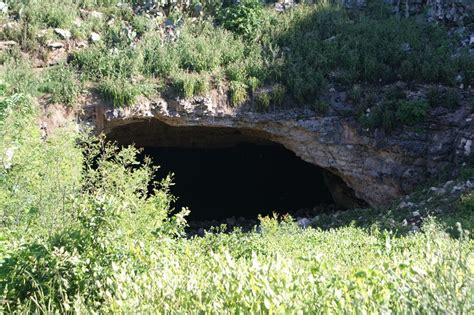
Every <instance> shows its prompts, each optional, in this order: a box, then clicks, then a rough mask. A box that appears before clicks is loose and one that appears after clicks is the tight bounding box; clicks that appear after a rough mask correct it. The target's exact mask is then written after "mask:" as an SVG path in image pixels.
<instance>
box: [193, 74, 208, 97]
mask: <svg viewBox="0 0 474 315" xmlns="http://www.w3.org/2000/svg"><path fill="white" fill-rule="evenodd" d="M195 81H196V83H195V84H194V94H196V95H205V94H206V93H207V92H209V77H208V76H207V75H206V74H205V73H201V74H199V75H197V76H196V78H195Z"/></svg>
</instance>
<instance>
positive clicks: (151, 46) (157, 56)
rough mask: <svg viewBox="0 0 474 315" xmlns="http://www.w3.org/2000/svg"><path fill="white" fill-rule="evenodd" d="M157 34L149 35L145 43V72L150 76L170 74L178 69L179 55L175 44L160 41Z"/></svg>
mask: <svg viewBox="0 0 474 315" xmlns="http://www.w3.org/2000/svg"><path fill="white" fill-rule="evenodd" d="M157 36H158V35H157V34H153V36H151V35H150V36H149V37H147V38H146V39H145V40H144V43H143V48H142V49H143V70H142V71H143V72H144V73H145V74H147V75H149V76H164V77H167V76H170V75H171V74H172V73H175V72H176V71H178V68H179V62H180V61H179V56H178V55H177V54H176V52H175V46H174V44H166V43H163V42H161V41H160V39H159V38H158V37H157Z"/></svg>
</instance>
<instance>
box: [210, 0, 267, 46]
mask: <svg viewBox="0 0 474 315" xmlns="http://www.w3.org/2000/svg"><path fill="white" fill-rule="evenodd" d="M264 18H265V15H264V11H263V7H262V3H261V1H259V0H243V1H239V2H237V3H235V4H230V5H228V6H226V7H223V8H221V10H220V11H219V13H218V15H217V21H218V22H219V23H220V24H221V25H222V26H223V27H224V28H226V29H228V30H230V31H232V32H234V33H236V34H239V35H242V36H243V37H245V38H247V39H255V38H256V37H257V36H258V33H259V27H260V25H261V24H262V21H263V20H264Z"/></svg>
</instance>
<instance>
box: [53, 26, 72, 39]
mask: <svg viewBox="0 0 474 315" xmlns="http://www.w3.org/2000/svg"><path fill="white" fill-rule="evenodd" d="M54 32H55V33H56V34H58V35H59V36H61V37H62V38H63V39H69V38H71V32H70V31H68V30H64V29H62V28H55V29H54Z"/></svg>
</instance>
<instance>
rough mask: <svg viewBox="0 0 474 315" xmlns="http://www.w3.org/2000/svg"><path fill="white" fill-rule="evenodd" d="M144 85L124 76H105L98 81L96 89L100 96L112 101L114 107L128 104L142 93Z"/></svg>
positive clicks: (133, 101) (131, 103)
mask: <svg viewBox="0 0 474 315" xmlns="http://www.w3.org/2000/svg"><path fill="white" fill-rule="evenodd" d="M145 88H146V86H145V85H143V84H141V83H138V82H135V83H134V82H131V81H130V80H128V79H125V78H110V77H109V78H105V79H102V80H101V81H100V82H99V86H98V90H99V92H100V93H101V94H102V96H103V97H104V98H105V99H107V100H109V101H112V103H113V105H114V107H123V106H130V105H133V104H134V103H135V100H136V99H137V97H138V96H139V95H142V94H143V91H144V89H145Z"/></svg>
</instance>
